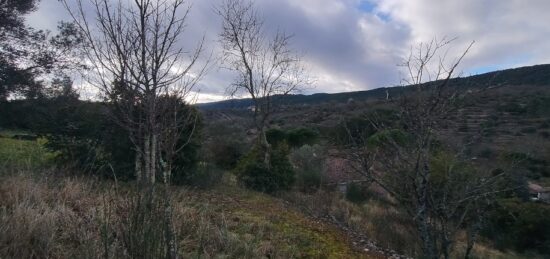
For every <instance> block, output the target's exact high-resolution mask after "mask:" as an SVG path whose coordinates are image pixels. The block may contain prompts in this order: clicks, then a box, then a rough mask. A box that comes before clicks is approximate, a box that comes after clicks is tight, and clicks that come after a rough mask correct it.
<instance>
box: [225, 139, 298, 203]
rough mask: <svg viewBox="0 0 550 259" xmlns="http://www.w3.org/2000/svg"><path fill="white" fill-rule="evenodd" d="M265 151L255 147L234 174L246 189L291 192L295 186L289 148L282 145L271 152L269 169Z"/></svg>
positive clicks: (266, 191)
mask: <svg viewBox="0 0 550 259" xmlns="http://www.w3.org/2000/svg"><path fill="white" fill-rule="evenodd" d="M265 152H266V151H265V150H262V148H261V147H258V146H255V147H254V148H253V149H252V151H250V153H248V154H247V155H246V156H245V157H244V158H243V159H241V161H239V163H238V165H237V167H236V168H235V170H234V173H235V174H236V175H237V179H238V181H239V182H240V183H241V184H243V185H244V186H245V187H246V188H249V189H252V190H256V191H260V192H265V193H273V192H276V191H279V190H289V189H290V188H291V187H292V184H294V181H295V178H294V170H293V168H292V165H291V164H290V161H289V159H288V147H287V146H286V145H281V146H278V147H276V148H275V149H274V150H271V151H270V153H271V154H270V155H271V157H270V163H269V167H268V166H267V165H266V164H265V162H264V157H265Z"/></svg>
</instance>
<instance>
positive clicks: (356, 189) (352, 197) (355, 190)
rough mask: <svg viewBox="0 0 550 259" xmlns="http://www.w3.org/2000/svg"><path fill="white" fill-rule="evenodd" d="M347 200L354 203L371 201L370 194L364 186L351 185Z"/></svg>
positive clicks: (348, 189) (347, 192) (347, 191)
mask: <svg viewBox="0 0 550 259" xmlns="http://www.w3.org/2000/svg"><path fill="white" fill-rule="evenodd" d="M346 199H347V200H348V201H351V202H353V203H363V202H365V201H367V200H368V199H369V194H368V191H367V190H366V188H365V187H364V186H363V185H362V184H360V183H351V184H349V185H348V188H347V189H346Z"/></svg>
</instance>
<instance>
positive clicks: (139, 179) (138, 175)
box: [135, 150, 143, 183]
mask: <svg viewBox="0 0 550 259" xmlns="http://www.w3.org/2000/svg"><path fill="white" fill-rule="evenodd" d="M135 159H136V161H135V170H136V179H137V182H138V183H141V182H142V181H143V179H142V178H143V168H142V167H141V159H142V156H141V151H140V150H136V158H135Z"/></svg>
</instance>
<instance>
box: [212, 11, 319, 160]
mask: <svg viewBox="0 0 550 259" xmlns="http://www.w3.org/2000/svg"><path fill="white" fill-rule="evenodd" d="M216 11H217V13H218V15H219V16H220V17H221V18H222V20H223V25H222V32H221V34H220V42H221V44H222V46H223V62H224V63H225V64H227V65H228V68H229V69H231V70H234V71H236V72H237V73H238V78H237V80H236V81H235V82H234V83H233V84H232V85H231V86H230V87H229V88H228V91H229V93H230V94H231V96H235V95H240V94H242V93H244V94H246V95H248V96H249V97H250V98H251V99H252V101H253V103H254V107H253V112H254V115H253V117H254V123H255V126H256V129H257V130H258V142H259V144H260V145H261V146H262V147H263V148H264V149H265V162H266V164H269V163H268V162H269V151H268V150H269V147H270V146H269V143H268V142H267V139H266V130H267V129H268V127H269V119H270V116H271V113H272V111H273V108H274V99H275V97H276V96H280V95H286V94H289V93H292V92H296V91H297V90H299V88H300V87H304V86H307V85H310V84H311V80H310V78H309V77H308V75H307V73H306V70H305V69H304V67H303V66H302V65H301V60H300V56H298V55H296V54H295V53H294V52H293V51H292V50H291V49H290V46H289V44H290V42H289V41H290V39H291V36H289V35H287V34H285V33H284V32H280V31H278V32H277V33H276V34H275V36H274V37H273V38H271V37H269V36H268V35H266V32H265V28H264V21H263V19H262V18H260V15H259V14H258V11H257V9H256V7H255V6H254V4H253V3H252V2H248V1H246V0H224V1H223V4H222V5H221V6H220V7H219V8H217V9H216Z"/></svg>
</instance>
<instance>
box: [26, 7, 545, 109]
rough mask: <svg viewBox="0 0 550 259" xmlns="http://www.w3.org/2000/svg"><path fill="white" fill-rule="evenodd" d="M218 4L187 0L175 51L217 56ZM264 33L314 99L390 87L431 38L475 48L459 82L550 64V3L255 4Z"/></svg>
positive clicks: (213, 78) (49, 20)
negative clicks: (287, 43)
mask: <svg viewBox="0 0 550 259" xmlns="http://www.w3.org/2000/svg"><path fill="white" fill-rule="evenodd" d="M219 1H220V0H189V3H190V4H192V11H191V14H190V17H189V21H188V29H187V31H186V34H185V35H184V37H185V39H184V40H183V41H182V43H181V44H183V45H184V46H188V47H189V48H192V47H193V46H194V44H193V43H196V42H194V41H193V40H194V39H198V38H200V37H202V36H203V35H204V36H206V41H207V49H208V50H209V51H211V52H212V53H214V54H216V53H219V45H218V43H217V41H216V40H217V35H218V33H219V30H220V26H221V22H220V20H219V19H218V17H216V15H214V13H213V11H212V9H213V6H216V5H218V4H219ZM256 4H257V7H258V9H259V10H260V12H261V13H262V14H263V15H264V17H265V23H266V26H267V30H268V31H271V32H275V31H276V30H277V29H282V30H284V31H286V32H288V33H291V34H293V35H294V38H293V39H292V44H293V45H292V46H293V48H294V49H295V50H297V51H298V52H300V53H303V54H304V62H305V64H306V66H307V67H308V68H309V70H310V71H311V74H312V76H314V77H315V78H316V84H315V88H314V89H310V90H307V92H306V93H314V92H326V93H334V92H343V91H358V90H367V89H373V88H378V87H386V86H394V85H398V84H399V83H400V81H401V80H400V79H401V77H402V75H401V73H400V72H399V68H398V66H397V64H399V63H400V62H401V61H402V59H403V57H405V56H406V55H407V53H408V51H409V50H410V48H411V46H416V45H417V44H418V43H420V42H426V41H430V40H431V39H433V38H434V37H437V38H442V37H448V38H454V37H458V39H457V40H456V41H454V43H453V48H452V50H451V52H450V54H449V56H453V55H458V53H459V52H461V51H463V50H464V48H466V47H467V45H468V44H469V43H470V42H472V41H475V45H474V47H473V49H472V50H471V51H470V52H469V54H468V56H467V57H466V59H465V60H464V62H463V63H462V66H461V68H460V70H461V71H462V74H463V75H470V74H477V73H482V72H487V71H493V70H498V69H504V68H510V67H518V66H525V65H535V64H542V63H550V26H548V24H549V23H548V22H549V21H550V18H548V11H549V10H550V1H549V0H257V1H256ZM59 20H67V21H68V20H70V18H69V17H68V15H67V13H66V11H65V10H64V9H63V7H62V6H61V4H60V3H59V2H58V1H57V0H42V3H41V4H40V7H39V9H38V11H37V12H35V13H33V14H32V15H30V16H29V17H28V20H27V21H28V23H29V24H30V25H31V26H34V27H36V28H40V29H54V28H55V27H56V24H57V22H58V21H59ZM232 78H233V74H231V73H230V72H229V71H226V70H223V69H217V68H216V67H214V68H213V69H211V70H210V71H209V73H208V75H207V76H206V77H205V78H204V80H203V81H202V82H201V84H200V85H199V86H198V88H197V89H198V90H200V96H199V101H200V102H206V101H214V100H220V99H224V98H226V96H225V95H224V92H225V88H226V87H227V85H229V84H230V83H231V80H232Z"/></svg>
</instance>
